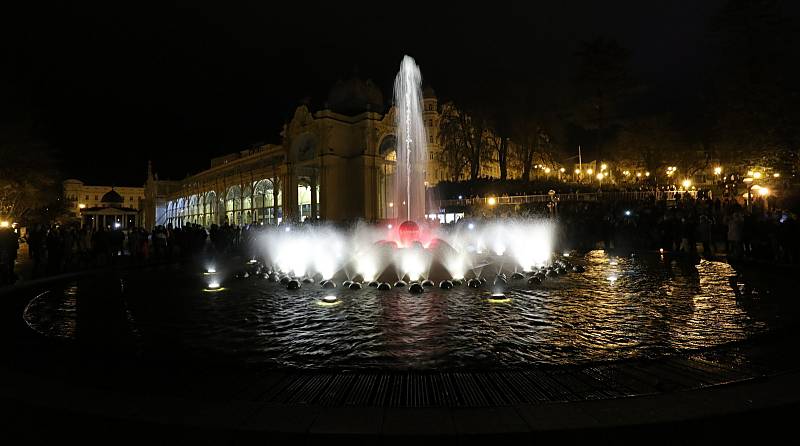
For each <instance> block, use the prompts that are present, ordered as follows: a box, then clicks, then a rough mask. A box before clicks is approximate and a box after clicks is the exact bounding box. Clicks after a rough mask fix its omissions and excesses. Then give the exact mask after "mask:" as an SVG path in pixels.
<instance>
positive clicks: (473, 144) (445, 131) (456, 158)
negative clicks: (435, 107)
mask: <svg viewBox="0 0 800 446" xmlns="http://www.w3.org/2000/svg"><path fill="white" fill-rule="evenodd" d="M489 134H490V133H489V126H488V121H487V120H486V119H483V118H474V117H473V116H471V115H470V114H468V113H466V112H464V111H462V110H458V109H457V108H456V107H455V105H454V104H453V103H452V102H448V103H447V104H445V105H444V106H443V107H442V114H441V117H440V121H439V143H440V145H441V147H442V151H441V153H440V155H439V156H440V162H442V163H443V164H444V165H445V166H446V168H447V170H448V176H449V177H451V178H453V180H454V181H458V179H459V178H460V177H461V174H462V172H463V171H464V169H467V168H468V169H469V177H470V179H472V180H475V179H477V178H478V175H479V174H480V171H481V170H480V169H481V162H482V161H483V160H484V158H485V157H486V154H487V151H488V149H489V139H488V135H489Z"/></svg>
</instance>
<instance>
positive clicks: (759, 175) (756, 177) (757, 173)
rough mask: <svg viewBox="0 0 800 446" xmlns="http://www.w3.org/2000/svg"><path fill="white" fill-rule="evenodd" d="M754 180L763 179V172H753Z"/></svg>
mask: <svg viewBox="0 0 800 446" xmlns="http://www.w3.org/2000/svg"><path fill="white" fill-rule="evenodd" d="M753 178H755V179H757V180H758V179H760V178H761V172H753Z"/></svg>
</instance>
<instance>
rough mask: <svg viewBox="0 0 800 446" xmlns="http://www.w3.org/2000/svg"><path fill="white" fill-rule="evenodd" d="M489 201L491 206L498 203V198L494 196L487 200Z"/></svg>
mask: <svg viewBox="0 0 800 446" xmlns="http://www.w3.org/2000/svg"><path fill="white" fill-rule="evenodd" d="M487 203H489V206H494V205H496V204H497V199H496V198H494V197H489V200H488V201H487Z"/></svg>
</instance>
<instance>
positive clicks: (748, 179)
mask: <svg viewBox="0 0 800 446" xmlns="http://www.w3.org/2000/svg"><path fill="white" fill-rule="evenodd" d="M742 181H744V182H745V183H752V182H753V179H752V178H750V177H747V178H745V179H743V180H742Z"/></svg>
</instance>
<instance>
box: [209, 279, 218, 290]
mask: <svg viewBox="0 0 800 446" xmlns="http://www.w3.org/2000/svg"><path fill="white" fill-rule="evenodd" d="M217 288H219V282H216V281H215V282H211V283H209V284H208V289H209V290H215V289H217Z"/></svg>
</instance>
